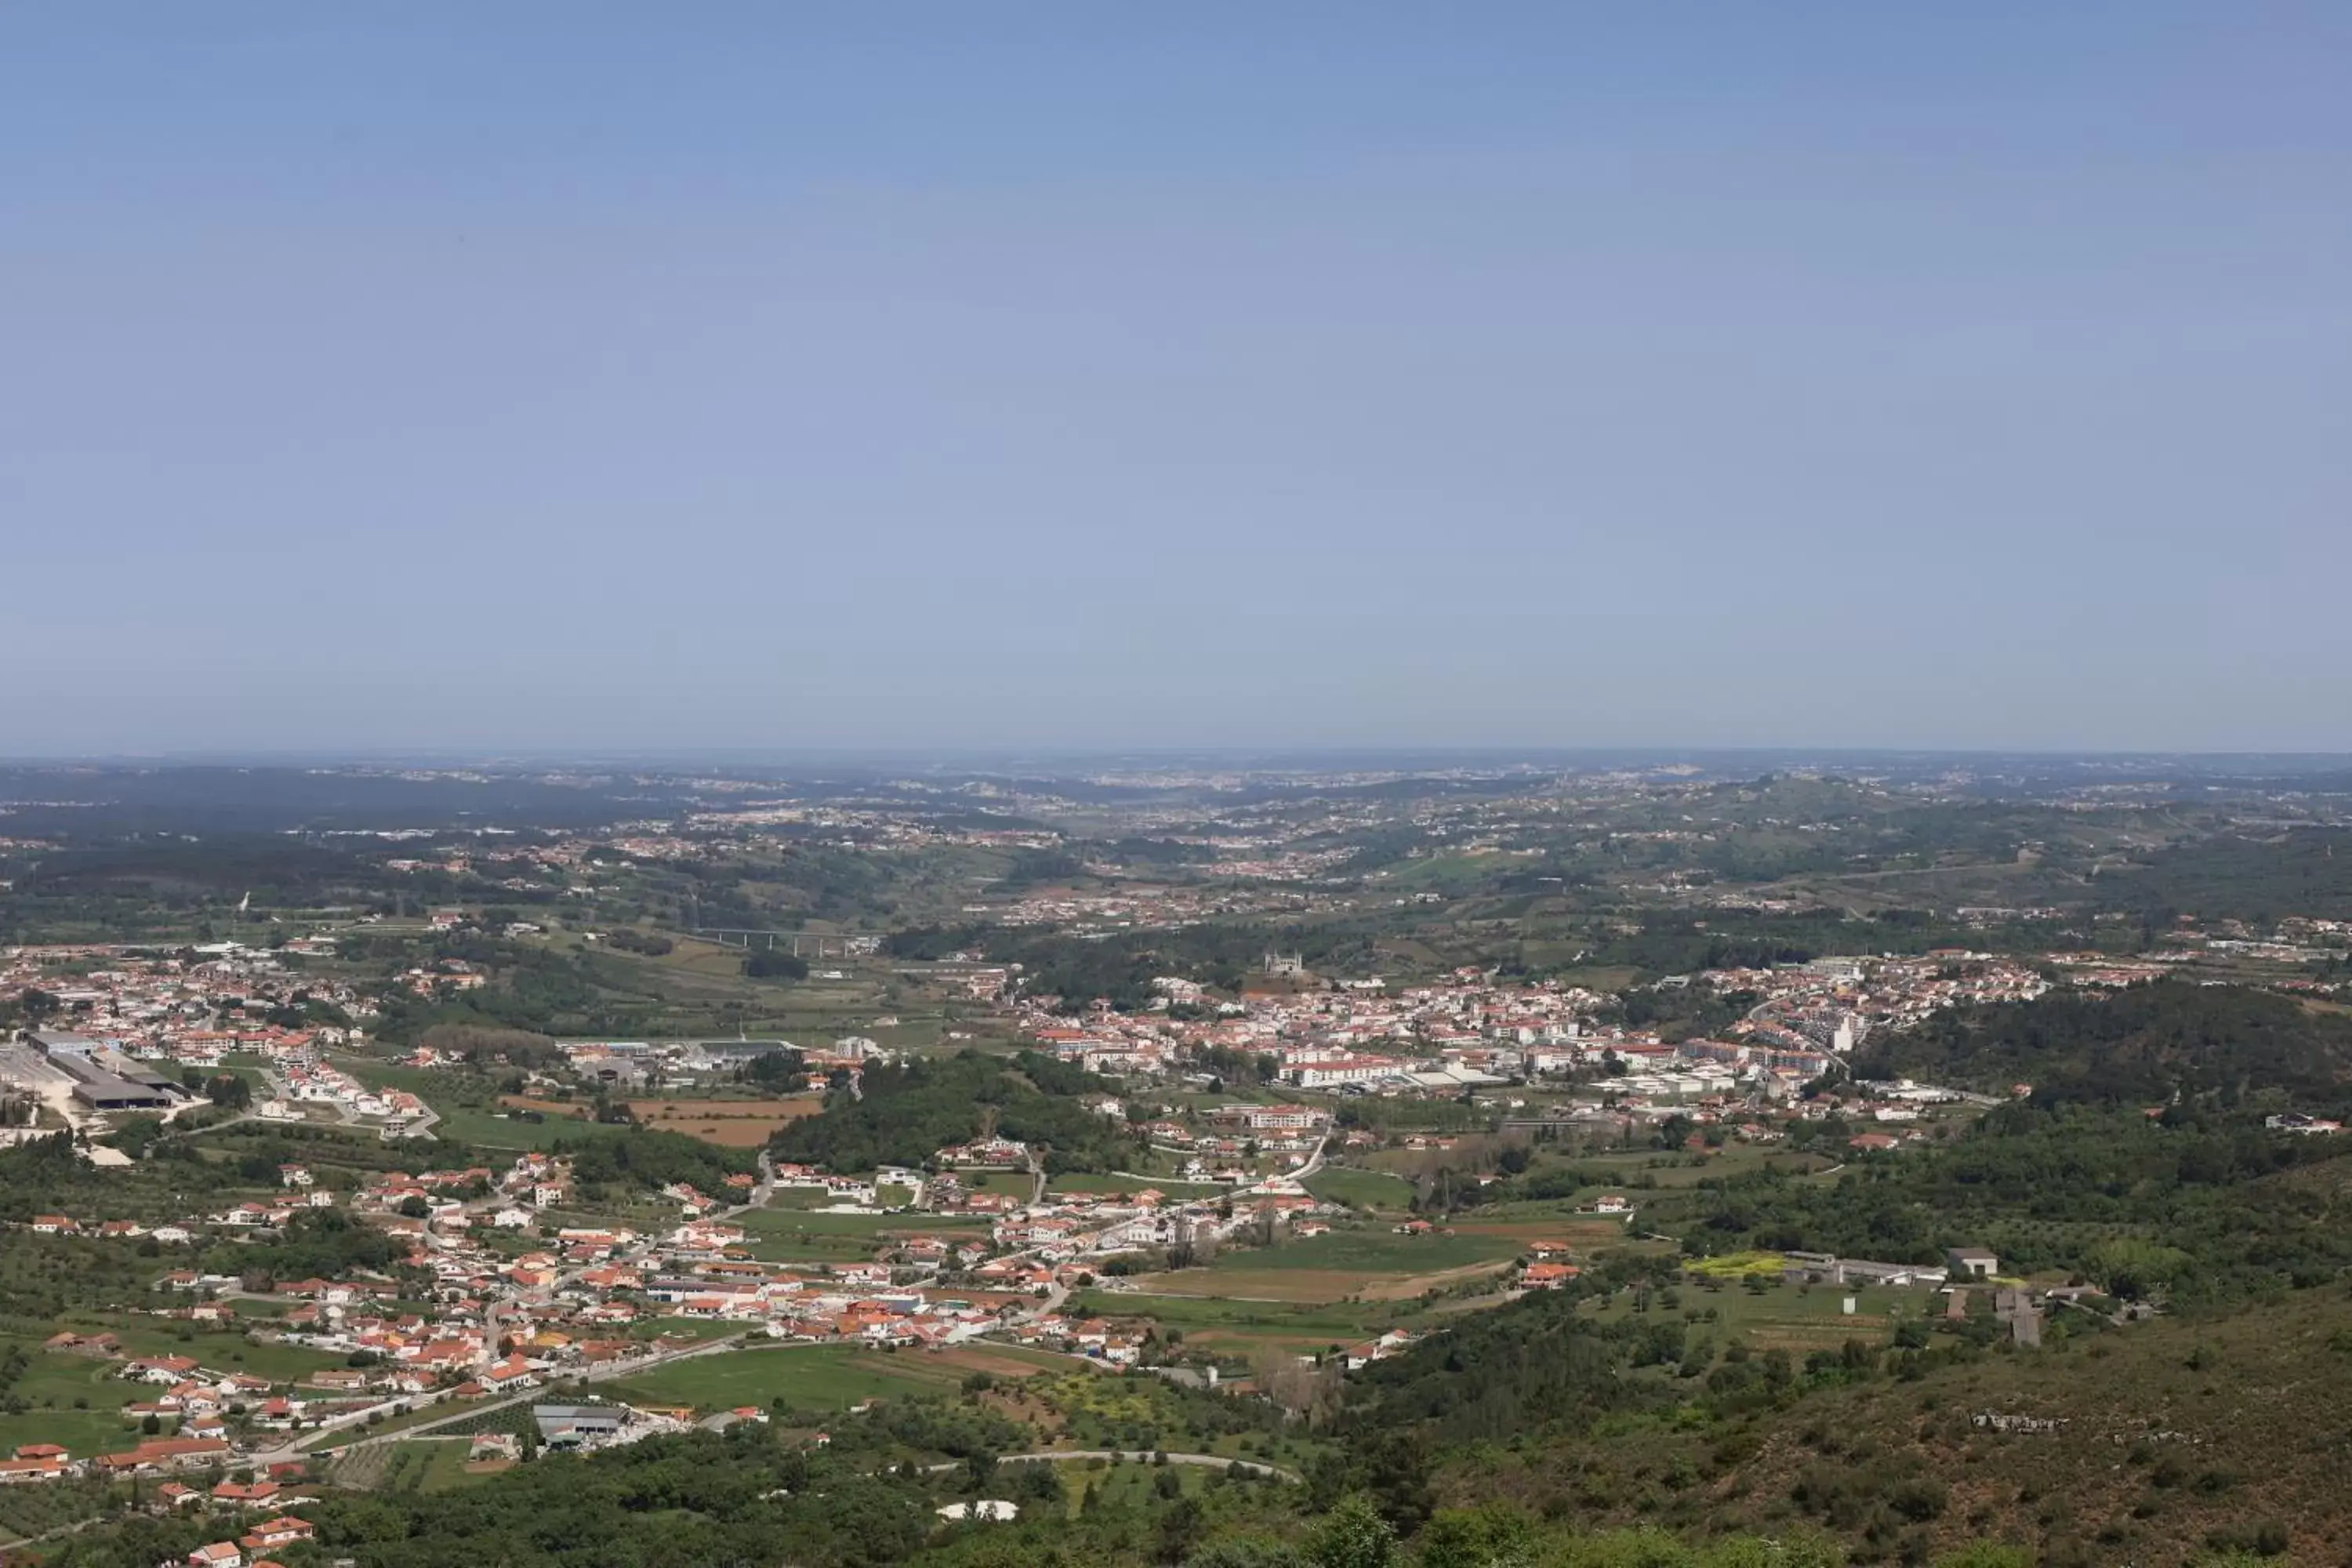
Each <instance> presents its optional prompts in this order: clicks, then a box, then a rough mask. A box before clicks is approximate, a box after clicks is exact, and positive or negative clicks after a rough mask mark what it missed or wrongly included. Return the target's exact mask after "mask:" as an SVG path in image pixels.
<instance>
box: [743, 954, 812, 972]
mask: <svg viewBox="0 0 2352 1568" xmlns="http://www.w3.org/2000/svg"><path fill="white" fill-rule="evenodd" d="M743 976H744V978H745V979H747V980H806V979H807V978H808V977H809V966H808V960H807V959H805V958H800V957H796V956H794V955H793V954H792V953H789V952H782V950H780V949H777V948H759V949H756V950H754V951H753V952H747V953H745V954H744V955H743Z"/></svg>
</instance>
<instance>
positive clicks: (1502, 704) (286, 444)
mask: <svg viewBox="0 0 2352 1568" xmlns="http://www.w3.org/2000/svg"><path fill="white" fill-rule="evenodd" d="M2347 65H2352V11H2347V10H2344V9H2342V8H2336V7H2326V6H2303V5H2257V6H2250V7H2221V6H2214V5H2183V4H2146V5H2076V6H2070V7H2063V8H2053V7H2047V6H2031V5H1988V6H1980V7H1971V8H1969V11H1968V14H1966V15H1965V16H1962V15H1958V14H1955V15H1949V16H1935V15H1930V14H1926V13H1921V12H1917V11H1906V12H1900V13H1898V12H1895V11H1889V10H1885V9H1884V8H1873V7H1866V6H1861V5H1827V4H1822V5H1803V6H1797V7H1783V8H1777V9H1774V10H1772V11H1770V12H1769V14H1768V13H1767V12H1766V11H1765V10H1764V9H1762V8H1745V9H1743V8H1738V7H1729V6H1725V7H1712V8H1698V9H1693V10H1685V11H1680V12H1677V13H1675V14H1673V15H1668V14H1666V13H1664V12H1660V11H1656V10H1654V9H1648V10H1634V11H1618V10H1604V9H1602V8H1599V7H1587V6H1575V5H1495V6H1490V7H1486V8H1482V9H1481V10H1480V11H1479V12H1478V13H1476V15H1475V26H1465V25H1464V23H1463V20H1462V18H1461V17H1460V16H1445V15H1441V14H1439V13H1438V12H1437V11H1435V10H1422V9H1417V8H1411V7H1403V6H1395V5H1369V6H1363V5H1359V6H1338V5H1294V6H1286V7H1282V8H1279V9H1278V10H1274V11H1268V10H1267V9H1266V8H1263V7H1245V6H1235V5H1206V6H1199V7H1189V8H1186V9H1185V10H1183V11H1182V12H1181V14H1178V13H1174V12H1170V13H1159V14H1154V13H1144V12H1118V13H1113V12H1106V11H1103V10H1100V9H1096V8H1088V7H1077V6H1066V5H1025V6H1020V7H1015V8H1012V9H1009V10H1003V11H997V12H993V13H991V14H987V15H982V14H981V13H979V12H976V11H971V10H962V9H952V8H948V7H932V8H923V7H909V8H904V9H899V10H896V11H893V12H888V13H887V14H886V13H885V12H882V11H880V10H877V9H873V8H865V7H859V8H848V9H843V10H838V11H829V12H818V11H814V10H801V9H792V10H786V9H783V8H776V7H766V6H754V5H707V6H702V7H697V8H695V10H694V13H693V16H692V17H691V19H690V20H689V19H688V18H686V17H684V16H679V15H677V14H675V13H667V12H661V11H658V10H655V9H646V8H638V7H625V6H614V5H561V6H559V5H533V4H517V5H507V6H501V7H499V8H497V9H496V10H495V11H492V12H483V11H481V10H480V9H479V8H477V7H461V6H456V5H446V4H424V5H409V6H404V7H400V8H396V9H385V10H381V11H374V12H362V11H357V10H347V11H346V10H339V11H321V10H320V9H319V8H316V7H306V6H296V5H289V4H268V3H257V4H249V5H235V6H225V7H208V8H168V9H167V8H161V7H156V8H148V9H144V10H140V11H137V12H135V13H134V12H131V11H123V10H115V11H109V10H105V9H102V8H95V7H88V6H47V7H19V8H15V9H13V10H10V11H8V12H6V13H5V14H0V344H5V352H6V363H7V364H8V366H9V369H10V370H11V371H12V372H13V373H14V374H9V375H6V376H5V377H0V519H5V529H0V539H5V553H0V560H5V562H6V563H7V566H8V572H7V578H8V581H9V584H10V586H11V587H12V589H14V592H13V593H12V594H11V595H10V601H9V614H8V624H7V629H6V632H5V635H6V637H8V639H9V643H8V647H9V648H10V658H9V659H8V664H7V668H8V670H9V673H10V674H11V675H12V676H13V677H14V679H9V680H7V681H5V682H0V755H5V756H16V757H24V756H34V755H67V754H79V755H88V754H141V755H157V754H170V753H184V752H215V753H218V752H361V751H364V752H373V753H378V754H383V753H388V752H399V751H404V750H407V751H418V750H424V751H436V752H438V751H459V750H472V751H481V752H565V751H571V752H596V751H602V752H614V751H627V750H646V751H652V750H663V751H669V752H689V751H694V750H698V749H709V750H735V751H757V750H778V751H790V750H796V749H815V748H827V749H842V750H851V751H861V750H862V751H868V752H871V751H879V750H892V751H908V750H914V749H920V748H927V747H940V748H953V749H966V748H992V749H1015V748H1026V749H1041V750H1043V749H1051V750H1060V751H1108V750H1116V749H1122V748H1134V747H1140V746H1153V747H1166V748H1175V749H1192V748H1203V747H1235V748H1296V749H1308V748H1327V747H1346V748H1378V747H1409V748H1432V749H1437V748H1453V747H1480V748H1503V749H1509V748H1519V749H1527V750H1532V749H1537V748H1547V747H1609V746H1616V747H1634V748H1654V747H1656V748H1669V747H1706V748H1715V747H1734V746H1747V747H1761V748H1792V749H1796V748H1825V747H1831V746H1842V747H1855V748H1879V747H1904V748H1919V749H1944V748H1954V749H1994V750H2000V749H2035V750H2046V751H2061V752H2073V751H2163V752H2213V751H2251V752H2335V751H2340V750H2343V749H2345V748H2346V747H2347V745H2352V689H2347V684H2346V682H2345V681H2344V679H2342V672H2343V671H2344V669H2345V668H2347V658H2352V617H2347V616H2345V615H2344V613H2343V611H2342V608H2341V605H2340V598H2341V593H2340V585H2341V584H2342V582H2343V580H2344V576H2345V572H2344V568H2345V567H2346V566H2347V564H2352V546H2347V542H2346V541H2347V534H2352V526H2347V521H2346V518H2347V510H2352V506H2347V503H2352V443H2348V442H2347V441H2346V440H2345V439H2344V437H2343V435H2342V431H2341V429H2340V426H2342V425H2343V423H2344V410H2345V409H2346V408H2347V406H2352V210H2347V204H2346V203H2345V202H2344V200H2343V192H2344V191H2345V190H2346V189H2347V188H2352V99H2347V95H2345V94H2344V93H2343V91H2342V83H2343V81H2344V79H2345V71H2346V68H2347ZM2331 432H2333V434H2331Z"/></svg>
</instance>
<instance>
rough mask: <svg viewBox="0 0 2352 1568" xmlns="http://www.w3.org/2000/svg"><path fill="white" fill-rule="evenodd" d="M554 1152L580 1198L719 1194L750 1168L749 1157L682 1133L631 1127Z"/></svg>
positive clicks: (567, 1142)
mask: <svg viewBox="0 0 2352 1568" xmlns="http://www.w3.org/2000/svg"><path fill="white" fill-rule="evenodd" d="M554 1152H556V1153H558V1154H560V1155H562V1157H564V1158H565V1159H568V1160H570V1161H571V1162H572V1177H573V1179H574V1180H575V1181H577V1182H578V1183H579V1184H580V1185H581V1188H582V1191H583V1195H584V1194H586V1192H587V1190H588V1189H590V1188H601V1187H606V1186H633V1187H647V1188H660V1187H666V1186H667V1185H669V1184H671V1183H672V1182H688V1183H691V1184H693V1185H694V1186H696V1187H698V1188H699V1189H701V1190H702V1191H703V1192H705V1193H709V1194H714V1195H715V1194H718V1193H719V1192H720V1191H722V1190H723V1187H724V1184H725V1183H726V1180H727V1178H728V1177H729V1176H730V1175H740V1174H742V1173H746V1172H749V1171H750V1170H751V1169H752V1167H753V1164H754V1162H753V1160H752V1157H751V1152H750V1151H749V1150H743V1149H721V1148H719V1147H717V1146H716V1145H714V1144H709V1143H705V1142H702V1141H701V1140H699V1139H697V1138H688V1136H686V1134H684V1133H683V1132H666V1131H659V1130H656V1129H653V1128H645V1127H633V1128H631V1129H629V1130H628V1131H625V1132H615V1133H603V1134H599V1135H597V1136H594V1137H588V1138H581V1139H562V1138H559V1139H557V1140H556V1142H555V1145H554Z"/></svg>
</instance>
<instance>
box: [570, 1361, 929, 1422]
mask: <svg viewBox="0 0 2352 1568" xmlns="http://www.w3.org/2000/svg"><path fill="white" fill-rule="evenodd" d="M963 1377H964V1372H963V1369H962V1368H961V1367H957V1366H954V1365H951V1364H948V1363H942V1362H940V1361H938V1360H936V1359H934V1358H931V1357H929V1356H927V1355H925V1354H924V1353H923V1352H919V1351H901V1352H886V1351H869V1350H858V1349H854V1348H851V1347H848V1346H843V1345H782V1346H777V1347H774V1348H758V1349H751V1350H738V1351H724V1352H719V1353H718V1354H715V1355H707V1356H694V1357H691V1358H689V1359H687V1360H683V1361H674V1362H671V1363H668V1364H667V1365H665V1366H659V1367H656V1368H655V1369H653V1370H652V1371H650V1372H648V1373H644V1374H643V1375H641V1376H638V1377H635V1378H632V1379H630V1380H629V1382H628V1383H627V1384H626V1385H625V1386H624V1387H621V1388H616V1389H614V1390H613V1391H612V1393H613V1394H614V1397H615V1398H619V1399H625V1400H628V1401H629V1402H631V1403H633V1404H646V1405H692V1406H694V1407H695V1408H696V1409H698V1410H705V1411H714V1410H731V1409H733V1408H734V1407H735V1406H737V1405H770V1404H772V1403H773V1402H774V1401H776V1400H778V1399H781V1400H782V1401H783V1402H784V1404H785V1405H786V1406H787V1407H788V1408H791V1409H793V1410H806V1411H812V1412H829V1411H836V1410H846V1409H848V1408H849V1407H850V1406H851V1405H856V1404H859V1403H861V1402H862V1401H865V1400H867V1399H875V1398H890V1397H898V1398H905V1397H909V1396H912V1395H916V1394H944V1393H950V1392H952V1391H953V1390H954V1389H955V1388H957V1387H958V1386H959V1385H960V1384H961V1383H962V1381H963Z"/></svg>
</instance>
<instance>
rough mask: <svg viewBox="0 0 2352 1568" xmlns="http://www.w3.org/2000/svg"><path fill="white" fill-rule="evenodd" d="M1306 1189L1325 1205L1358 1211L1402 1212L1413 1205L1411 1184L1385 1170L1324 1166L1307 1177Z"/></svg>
mask: <svg viewBox="0 0 2352 1568" xmlns="http://www.w3.org/2000/svg"><path fill="white" fill-rule="evenodd" d="M1307 1191H1308V1192H1310V1193H1312V1194H1315V1195H1316V1196H1317V1197H1318V1198H1321V1199H1322V1200H1323V1201H1324V1202H1326V1203H1334V1204H1350V1205H1354V1206H1356V1207H1358V1208H1368V1209H1399V1210H1401V1209H1403V1208H1405V1207H1407V1206H1408V1205H1411V1204H1412V1183H1411V1182H1408V1181H1406V1180H1405V1179H1404V1178H1403V1177H1402V1176H1392V1175H1390V1174H1389V1173H1387V1172H1385V1171H1359V1170H1353V1169H1350V1168H1349V1167H1347V1166H1344V1165H1326V1166H1325V1167H1323V1169H1321V1170H1319V1171H1318V1172H1316V1173H1314V1174H1313V1175H1311V1176H1309V1177H1307Z"/></svg>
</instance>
